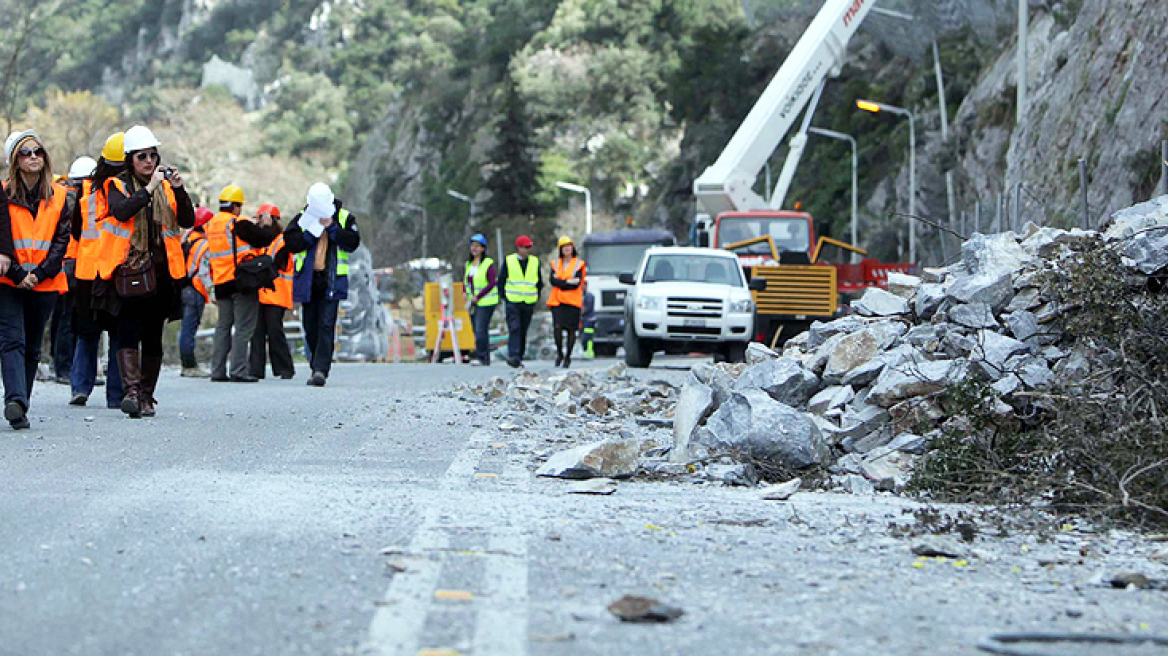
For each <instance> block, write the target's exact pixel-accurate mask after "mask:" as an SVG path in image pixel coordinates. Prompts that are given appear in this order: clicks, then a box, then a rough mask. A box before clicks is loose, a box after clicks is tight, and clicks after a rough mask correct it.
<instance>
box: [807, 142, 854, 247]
mask: <svg viewBox="0 0 1168 656" xmlns="http://www.w3.org/2000/svg"><path fill="white" fill-rule="evenodd" d="M807 131H808V132H810V133H811V134H818V135H819V136H821V137H827V138H828V139H836V140H839V141H847V142H848V143H850V144H852V245H853V246H857V247H858V246H859V240H860V237H859V229H858V227H857V221H858V219H857V216H858V215H859V200H858V199H857V194H858V189H859V175H860V173H859V171H860V150H859V147H858V146H857V145H856V139H855V137H853V136H852V135H850V134H844V133H842V132H836V131H834V130H824V129H823V128H808V129H807ZM859 260H860V254H859V253H857V252H855V251H852V264H856V263H857V262H859Z"/></svg>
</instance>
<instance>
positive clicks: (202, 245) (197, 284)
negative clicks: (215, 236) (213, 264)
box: [187, 230, 211, 303]
mask: <svg viewBox="0 0 1168 656" xmlns="http://www.w3.org/2000/svg"><path fill="white" fill-rule="evenodd" d="M187 242H188V243H189V244H190V245H191V248H190V252H189V253H188V254H187V278H189V279H190V281H191V286H192V287H194V288H195V291H197V292H199V293H200V294H202V295H203V300H205V301H207V302H208V303H210V302H211V290H209V289H207V286H206V285H205V284H203V279H202V278H200V277H199V263H200V262H201V261H202V259H203V256H204V255H206V254H207V250H208V249H209V248H210V247H211V244H210V243H209V242H208V241H207V238H206V236H204V235H203V234H201V233H200V232H198V231H197V230H192V231H191V232H190V234H188V235H187Z"/></svg>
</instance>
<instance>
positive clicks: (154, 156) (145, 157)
mask: <svg viewBox="0 0 1168 656" xmlns="http://www.w3.org/2000/svg"><path fill="white" fill-rule="evenodd" d="M134 159H136V160H138V161H139V162H145V161H149V160H154V161H155V162H157V161H158V160H160V159H162V156H161V155H159V154H158V153H135V154H134Z"/></svg>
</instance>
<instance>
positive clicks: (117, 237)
mask: <svg viewBox="0 0 1168 656" xmlns="http://www.w3.org/2000/svg"><path fill="white" fill-rule="evenodd" d="M160 145H162V144H161V142H159V141H158V138H157V137H155V136H154V133H153V132H151V131H150V130H149V129H147V128H146V127H144V126H141V125H135V126H134V127H132V128H130V129H129V130H126V136H125V142H124V144H123V149H124V150H125V153H126V170H125V171H123V172H122V173H121V175H119V176H118V177H117V178H115V179H114V180H115V182H114V184H111V185H110V186H109V188H108V192H107V193H108V201H109V211H110V215H109V217H108V218H107V219H106V222H105V224H104V226H103V230H106V231H107V232H108V233H109V234H110V235H111V236H110V239H109V242H108V248H107V250H106V252H105V253H104V254H103V259H102V265H101V267H100V269H101V270H102V271H108V272H109V273H110V274H111V275H113V276H114V277H115V279H116V277H117V275H118V271H119V269H122V270H123V271H124V272H125V273H132V272H134V271H135V270H141V269H143V268H145V269H147V270H152V271H153V277H154V280H155V283H156V284H155V290H154V291H153V292H151V293H148V294H144V295H143V294H138V293H132V294H129V295H126V296H120V295H119V297H118V300H119V304H118V307H117V310H116V316H117V318H118V341H119V344H118V346H119V348H118V368H119V369H121V372H122V385H123V387H124V388H125V395H124V396H123V398H122V412H124V413H126V414H127V415H129V416H130V417H131V418H136V417H140V416H141V417H153V416H154V412H155V411H154V404H155V403H156V401H155V399H154V390H155V388H156V387H157V385H158V375H159V373H160V371H161V369H162V329H163V327H164V326H165V325H166V322H167V320H168V319H170V318H172V317H177V316H181V315H180V312H181V309H182V301H181V296H180V293H179V292H180V284H181V282H182V281H183V279H184V278H185V277H186V268H187V267H186V258H185V257H184V256H183V249H182V240H181V233H180V231H179V228H191V227H193V226H194V225H195V206H194V205H193V204H192V203H191V198H190V196H188V195H187V192H186V189H184V188H183V179H182V176H181V175H180V174H179V172H178V170H176V169H174V168H172V167H164V166H161V165H160V164H161V155H159V153H158V146H160ZM115 290H116V286H115ZM115 293H116V291H115ZM139 345H140V346H141V349H140V350H139Z"/></svg>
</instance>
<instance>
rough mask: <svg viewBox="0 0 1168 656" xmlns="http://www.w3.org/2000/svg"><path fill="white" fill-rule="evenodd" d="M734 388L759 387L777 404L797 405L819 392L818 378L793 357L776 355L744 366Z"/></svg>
mask: <svg viewBox="0 0 1168 656" xmlns="http://www.w3.org/2000/svg"><path fill="white" fill-rule="evenodd" d="M734 389H735V390H736V391H743V390H748V389H761V390H762V391H764V392H766V393H767V394H769V395H770V397H771V398H772V399H774V400H776V401H778V402H779V403H785V404H787V405H790V406H794V407H800V406H802V405H804V404H805V403H807V399H810V398H811V397H812V395H814V394H815V392H817V391H819V377H818V376H816V375H815V374H813V373H811V372H810V371H808V370H807V369H805V368H804V367H803V363H802V362H800V361H799V360H796V359H795V358H779V359H778V360H770V361H769V362H763V363H762V364H756V365H753V366H750V367H747V368H746V370H745V371H743V372H742V375H741V376H739V377H738V380H737V381H736V382H735V383H734Z"/></svg>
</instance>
